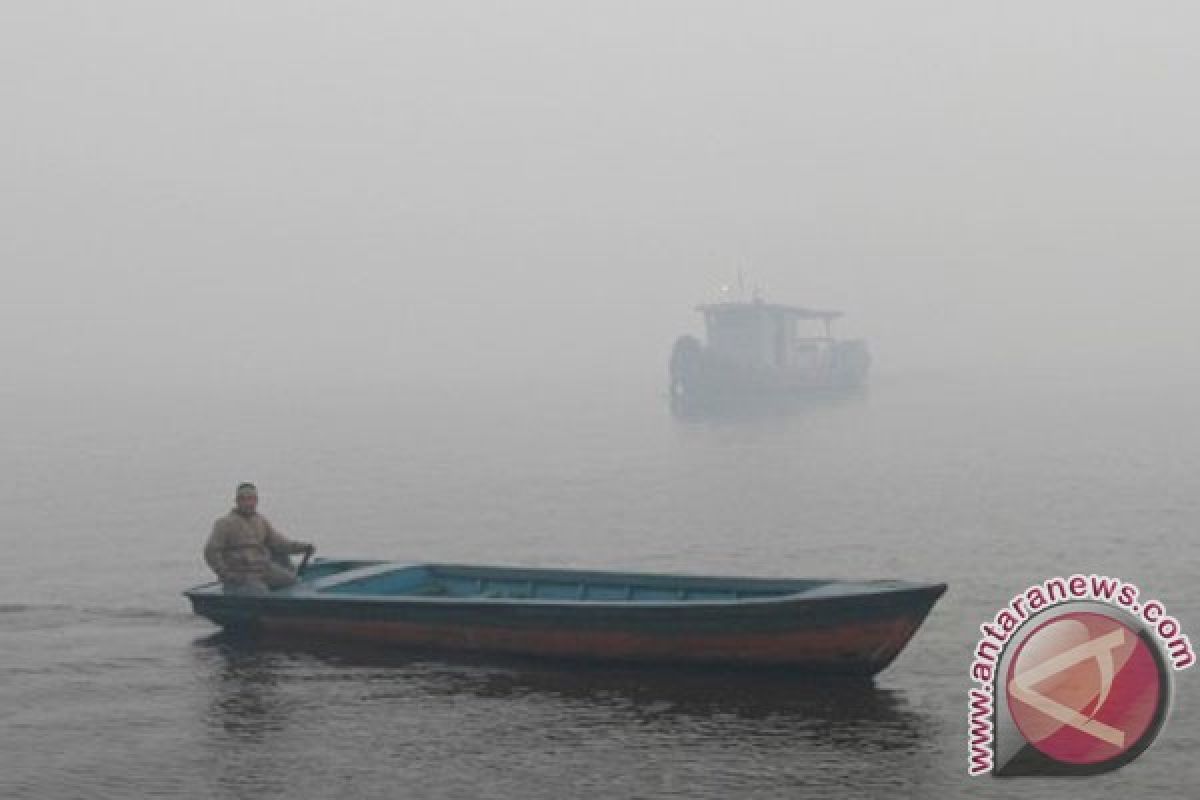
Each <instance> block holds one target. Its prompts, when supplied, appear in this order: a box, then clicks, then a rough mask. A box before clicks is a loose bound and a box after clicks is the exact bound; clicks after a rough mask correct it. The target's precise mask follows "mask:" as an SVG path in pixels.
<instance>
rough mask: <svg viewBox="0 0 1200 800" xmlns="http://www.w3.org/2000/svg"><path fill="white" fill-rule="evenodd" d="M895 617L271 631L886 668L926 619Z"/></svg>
mask: <svg viewBox="0 0 1200 800" xmlns="http://www.w3.org/2000/svg"><path fill="white" fill-rule="evenodd" d="M921 621H922V619H921V618H920V617H917V618H910V617H895V618H891V619H887V620H879V621H872V622H858V623H852V624H846V625H840V626H837V627H833V628H812V629H805V630H797V631H786V632H779V633H769V634H766V633H740V634H739V633H729V634H681V635H649V634H640V633H632V632H619V631H579V630H546V629H538V630H531V629H527V628H504V627H492V626H457V625H456V626H452V627H451V626H443V625H422V624H416V623H411V622H395V621H355V620H342V619H336V620H335V619H322V618H319V617H293V616H286V617H283V616H274V617H271V616H268V617H263V618H262V619H261V624H262V627H263V629H264V630H266V631H268V632H277V633H286V634H298V635H311V636H317V637H322V638H339V639H354V640H360V641H370V642H380V643H387V644H398V645H407V646H421V647H441V648H447V649H453V650H472V651H480V652H497V653H506V654H519V655H536V656H551V657H557V658H589V659H614V660H623V661H647V662H649V661H654V662H690V663H697V664H730V665H741V666H775V667H780V666H795V667H805V668H809V669H831V670H839V671H854V672H864V673H875V672H878V671H879V670H881V669H883V668H884V667H886V666H887V665H888V664H889V663H890V662H891V661H892V659H893V658H895V657H896V655H897V654H898V653H899V652H900V650H901V649H902V648H903V647H904V645H905V644H906V643H907V642H908V640H909V639H910V638H911V637H912V635H913V633H914V632H916V630H917V627H918V626H919V625H920V624H921Z"/></svg>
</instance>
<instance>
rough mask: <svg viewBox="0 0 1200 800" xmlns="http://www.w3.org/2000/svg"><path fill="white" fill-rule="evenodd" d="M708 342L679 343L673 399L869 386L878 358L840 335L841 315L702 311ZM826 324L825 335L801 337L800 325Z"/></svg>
mask: <svg viewBox="0 0 1200 800" xmlns="http://www.w3.org/2000/svg"><path fill="white" fill-rule="evenodd" d="M696 310H697V311H699V312H700V313H701V314H703V315H704V327H705V334H706V338H707V342H706V343H703V344H702V343H701V342H700V340H699V339H697V338H696V337H694V336H691V335H685V336H680V337H679V338H678V339H677V340H676V341H675V346H674V348H673V349H672V350H671V357H670V361H669V363H668V372H669V376H670V390H671V397H672V398H673V399H677V400H692V401H704V400H721V399H736V398H738V397H751V398H752V397H772V396H774V397H778V396H793V397H797V396H801V397H802V396H805V395H810V394H812V393H815V392H822V391H830V390H833V391H846V390H853V389H858V388H860V387H862V386H864V385H865V384H866V380H867V372H868V370H869V369H870V366H871V355H870V353H869V352H868V351H867V345H866V342H864V341H862V340H860V339H853V340H844V339H836V338H834V336H833V330H832V328H833V321H834V320H836V319H838V318H839V317H841V316H842V312H840V311H819V310H814V309H808V308H800V307H799V306H788V305H780V304H778V303H766V302H763V301H762V300H761V299H757V298H756V299H754V300H752V301H749V302H741V301H738V302H721V303H711V304H707V305H701V306H697V308H696ZM803 322H816V323H820V324H821V325H822V328H821V330H820V332H819V333H820V334H821V335H815V336H800V335H799V333H798V330H799V326H800V323H803Z"/></svg>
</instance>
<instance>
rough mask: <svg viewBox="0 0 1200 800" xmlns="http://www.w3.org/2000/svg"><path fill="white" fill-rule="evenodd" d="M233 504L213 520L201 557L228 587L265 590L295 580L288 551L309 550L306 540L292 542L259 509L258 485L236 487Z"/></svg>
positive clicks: (236, 589) (310, 546)
mask: <svg viewBox="0 0 1200 800" xmlns="http://www.w3.org/2000/svg"><path fill="white" fill-rule="evenodd" d="M236 503H237V504H236V506H235V507H234V509H233V510H232V511H230V512H229V513H228V514H226V515H225V516H223V517H221V518H220V519H218V520H217V521H216V522H215V523H214V524H213V529H212V535H211V536H209V537H208V543H207V544H206V545H205V546H204V560H205V561H207V562H208V565H209V566H210V567H212V571H213V572H215V573H217V577H218V578H220V579H221V583H222V584H224V585H225V588H226V589H227V590H234V591H266V590H268V589H279V588H282V587H284V586H291V585H292V584H293V583H295V582H296V571H295V569H293V568H292V562H291V559H290V558H288V554H289V553H312V552H313V551H314V550H315V548H314V547H313V546H312V545H311V544H308V543H306V542H294V541H292V540H291V539H288V538H287V537H286V536H284V535H283V534H281V533H280V532H279V531H277V530H275V528H274V527H273V526H272V525H271V523H270V522H269V521H268V520H267V518H266V517H264V516H263V515H262V514H259V513H258V489H257V488H255V486H254V484H252V483H243V484H240V485H239V486H238V487H237V493H236Z"/></svg>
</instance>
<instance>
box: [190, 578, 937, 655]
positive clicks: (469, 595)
mask: <svg viewBox="0 0 1200 800" xmlns="http://www.w3.org/2000/svg"><path fill="white" fill-rule="evenodd" d="M945 590H946V585H945V584H940V583H939V584H924V583H908V582H903V581H866V582H849V581H826V580H779V579H769V578H725V577H706V576H689V575H664V574H649V573H621V572H595V571H580V570H564V569H530V568H514V567H486V566H465V565H454V564H405V563H398V562H387V561H348V560H325V559H318V560H316V561H315V562H314V563H313V564H312V565H310V566H309V567H308V568H307V569H306V570H304V571H303V572H302V578H301V581H300V582H299V583H297V584H296V585H295V586H291V587H288V588H286V589H280V590H276V591H272V592H260V593H256V594H243V593H231V592H226V591H224V590H223V589H222V587H221V585H220V584H216V583H212V584H206V585H204V586H199V587H196V588H194V589H191V590H189V591H187V592H185V595H186V596H187V597H188V598H189V599H190V600H191V602H192V606H193V608H194V610H195V612H196V613H197V614H200V615H202V616H205V617H207V618H209V619H210V620H212V621H213V622H215V623H217V624H218V625H221V626H224V627H226V628H231V629H243V630H261V631H267V632H275V633H287V634H296V635H300V636H303V637H305V638H313V637H315V638H322V639H324V638H335V639H336V638H341V639H352V640H364V641H371V642H379V643H387V644H395V645H404V646H419V647H434V648H447V649H454V650H473V651H482V652H495V653H507V654H518V655H531V656H549V657H556V658H584V659H600V660H614V661H626V662H663V663H688V664H710V665H725V666H744V667H755V668H761V667H781V668H794V669H803V670H813V671H823V672H837V673H848V674H856V675H873V674H875V673H876V672H878V671H880V670H881V669H883V668H884V667H886V666H887V665H888V664H889V663H891V661H892V660H893V659H894V658H895V657H896V656H897V654H899V652H900V651H901V649H902V648H903V647H904V646H905V644H907V643H908V641H909V639H910V638H911V637H912V635H913V634H914V633H915V632H916V630H917V628H918V627H919V626H920V624H921V623H922V621H924V619H925V616H926V615H927V614H928V613H929V610H930V609H931V608H932V607H933V604H934V603H935V602H936V601H937V599H938V597H940V596H941V595H942V593H943V592H944V591H945Z"/></svg>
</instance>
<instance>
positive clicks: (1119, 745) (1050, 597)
mask: <svg viewBox="0 0 1200 800" xmlns="http://www.w3.org/2000/svg"><path fill="white" fill-rule="evenodd" d="M1139 596H1140V592H1139V591H1138V589H1137V587H1135V586H1133V585H1132V584H1127V583H1124V582H1122V581H1119V580H1117V579H1111V578H1107V577H1103V576H1095V575H1089V576H1082V575H1073V576H1071V577H1070V578H1051V579H1049V580H1047V581H1044V582H1043V583H1041V584H1036V585H1034V586H1030V587H1029V588H1027V589H1026V590H1025V591H1024V592H1022V593H1021V594H1019V595H1017V596H1015V597H1014V598H1013V599H1012V601H1011V602H1010V603H1009V605H1008V607H1006V608H1004V609H1002V610H1001V611H1000V612H998V613H997V614H996V617H995V618H994V619H993V620H992V622H991V623H988V624H984V625H982V626H981V627H980V630H981V631H982V633H983V637H982V638H981V639H980V640H979V644H978V646H977V647H976V650H975V657H974V660H973V661H972V664H971V677H972V679H973V680H974V681H975V682H976V683H977V684H978V686H977V687H976V688H973V689H972V690H971V692H970V702H969V704H968V706H969V710H968V716H969V722H970V726H971V727H970V744H969V748H968V749H969V753H968V756H969V766H968V771H969V772H970V773H971V774H972V775H980V774H984V773H987V772H991V773H993V774H995V775H1002V776H1008V775H1090V774H1096V773H1100V772H1107V771H1110V770H1113V769H1117V768H1118V767H1121V766H1123V765H1124V764H1127V763H1129V762H1130V761H1132V760H1133V759H1134V758H1137V757H1138V756H1139V755H1140V754H1141V753H1142V752H1144V751H1145V750H1146V748H1148V747H1149V746H1150V745H1151V744H1152V743H1153V742H1154V739H1155V738H1156V737H1157V735H1158V733H1159V731H1160V730H1161V729H1162V726H1163V723H1164V722H1165V720H1166V717H1167V712H1168V710H1169V707H1170V699H1171V673H1172V671H1173V670H1182V669H1186V668H1187V667H1190V666H1191V665H1192V664H1193V663H1194V662H1195V656H1194V654H1193V652H1192V649H1191V643H1190V642H1189V640H1188V638H1187V637H1186V636H1185V635H1183V633H1182V631H1181V630H1180V625H1179V622H1178V621H1177V620H1175V619H1174V618H1173V617H1170V616H1169V615H1167V614H1166V609H1165V608H1164V607H1163V605H1162V603H1160V602H1158V601H1153V600H1152V601H1150V602H1147V603H1139V602H1138V597H1139Z"/></svg>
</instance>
